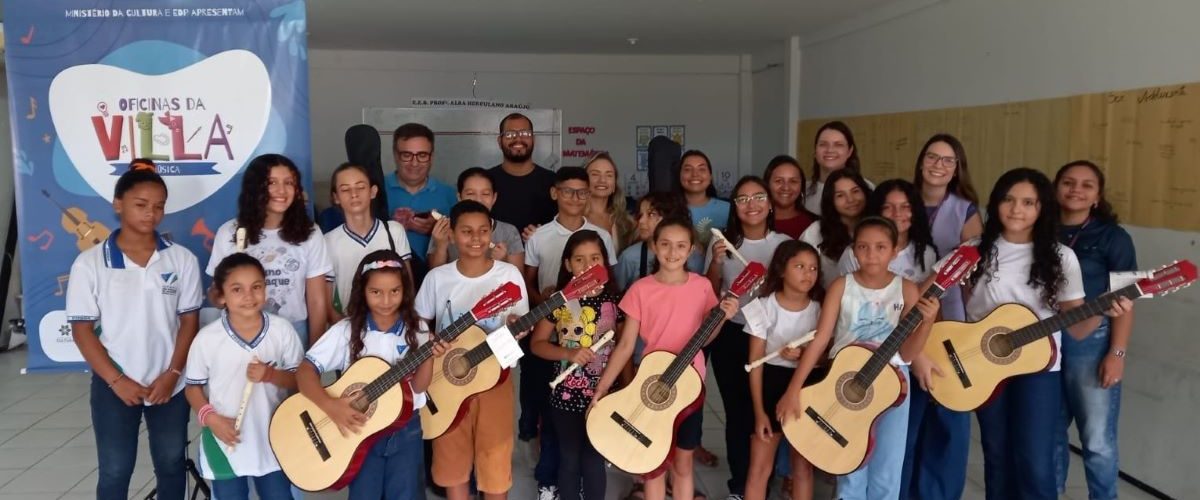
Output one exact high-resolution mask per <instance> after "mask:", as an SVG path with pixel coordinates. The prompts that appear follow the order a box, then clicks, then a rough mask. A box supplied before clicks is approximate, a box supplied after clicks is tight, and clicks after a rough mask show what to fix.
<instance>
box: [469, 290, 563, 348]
mask: <svg viewBox="0 0 1200 500" xmlns="http://www.w3.org/2000/svg"><path fill="white" fill-rule="evenodd" d="M566 303H567V299H566V297H563V294H562V292H558V293H555V294H554V295H551V296H550V298H548V299H546V301H545V302H542V303H541V304H538V305H537V306H535V307H534V308H533V309H530V310H529V312H528V313H525V315H524V316H521V317H520V318H517V320H516V321H514V322H513V324H511V325H508V331H510V332H513V333H516V332H523V331H525V330H528V329H530V328H533V325H536V324H537V322H538V321H540V320H541V319H542V318H545V317H546V316H549V315H550V313H551V312H552V311H554V310H555V309H558V308H559V307H562V305H563V304H566ZM490 357H492V346H490V345H488V343H487V342H483V343H481V344H479V345H477V346H475V347H472V348H471V350H469V351H467V352H466V354H463V358H466V360H467V362H468V363H469V364H470V365H471V366H477V365H479V363H482V362H484V361H486V360H487V359H488V358H490Z"/></svg>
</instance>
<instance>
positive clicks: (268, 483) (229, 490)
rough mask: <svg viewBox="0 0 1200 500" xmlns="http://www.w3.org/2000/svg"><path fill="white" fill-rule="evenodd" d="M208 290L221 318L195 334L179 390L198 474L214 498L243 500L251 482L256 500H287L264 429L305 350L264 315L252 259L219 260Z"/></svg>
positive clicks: (284, 326)
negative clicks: (193, 436) (196, 439)
mask: <svg viewBox="0 0 1200 500" xmlns="http://www.w3.org/2000/svg"><path fill="white" fill-rule="evenodd" d="M213 289H214V290H215V295H214V297H215V299H216V301H215V302H216V303H217V304H218V305H219V306H221V307H222V308H223V311H222V313H221V319H220V320H219V321H214V322H212V323H209V324H208V325H205V327H204V328H202V329H200V333H198V334H197V335H196V341H195V342H193V343H192V348H191V350H190V351H189V352H188V363H187V373H186V379H187V384H188V386H187V389H185V391H184V392H185V395H186V396H187V399H188V403H190V404H191V406H192V408H193V409H195V410H196V415H197V421H198V422H199V423H200V425H202V426H204V429H203V431H201V433H200V446H199V448H200V461H199V462H198V463H199V466H200V467H199V468H200V474H201V475H202V476H204V478H205V479H208V480H210V481H212V485H213V494H214V495H215V497H216V498H221V499H231V500H238V499H248V498H250V483H251V482H253V483H254V489H255V491H257V492H258V497H259V498H261V499H263V500H276V499H280V500H282V499H291V498H292V493H291V483H290V482H288V478H287V477H286V476H284V474H283V471H281V470H280V468H279V462H278V461H276V459H275V454H274V453H271V447H270V443H269V441H268V437H267V428H268V425H269V424H270V421H271V413H272V412H274V411H275V408H276V407H278V406H279V403H280V402H281V401H283V398H284V397H286V396H287V395H288V393H289V392H290V391H292V390H294V389H295V388H296V377H295V370H296V367H297V366H298V365H300V361H301V360H302V359H303V358H304V347H303V346H302V345H300V339H299V338H298V337H296V331H295V330H294V329H293V328H292V325H291V323H289V322H287V321H286V320H284V319H283V318H281V317H279V316H276V315H274V314H268V313H266V312H263V306H264V305H265V304H266V302H267V292H266V290H267V283H266V271H265V270H264V269H263V265H262V263H260V262H259V261H258V259H255V258H254V257H251V256H250V255H248V254H245V253H241V252H238V253H234V254H230V255H229V256H227V257H225V258H224V259H222V260H221V263H220V264H217V268H216V270H215V272H214V273H213ZM247 384H251V385H249V389H247ZM247 390H248V391H249V392H248V393H247V392H246V391H247ZM247 394H248V395H247ZM239 424H240V425H239Z"/></svg>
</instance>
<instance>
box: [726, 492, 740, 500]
mask: <svg viewBox="0 0 1200 500" xmlns="http://www.w3.org/2000/svg"><path fill="white" fill-rule="evenodd" d="M725 500H743V499H742V496H741V495H734V494H733V493H730V494H729V496H727V497H725Z"/></svg>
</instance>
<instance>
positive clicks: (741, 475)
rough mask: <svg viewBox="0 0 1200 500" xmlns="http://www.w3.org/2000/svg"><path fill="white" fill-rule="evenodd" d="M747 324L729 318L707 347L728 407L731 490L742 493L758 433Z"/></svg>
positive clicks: (718, 387)
mask: <svg viewBox="0 0 1200 500" xmlns="http://www.w3.org/2000/svg"><path fill="white" fill-rule="evenodd" d="M743 328H745V327H744V325H741V324H738V323H734V322H732V321H727V322H725V325H724V326H722V327H721V333H719V334H717V338H716V339H713V341H712V343H711V344H708V346H707V347H705V348H704V349H705V354H707V355H708V361H709V362H710V363H711V364H712V372H713V377H714V378H716V379H717V390H719V391H721V403H722V406H724V407H725V452H726V454H727V456H726V462H728V464H729V480H728V481H726V485H727V486H728V487H729V493H730V494H735V495H741V494H743V493H745V490H746V472H747V471H748V470H749V469H750V436H751V435H752V434H754V408H753V407H752V406H751V405H752V402H753V400H751V399H750V375H749V374H747V373H746V368H745V366H746V363H748V362H749V358H750V337H749V335H748V334H747V333H745V331H743Z"/></svg>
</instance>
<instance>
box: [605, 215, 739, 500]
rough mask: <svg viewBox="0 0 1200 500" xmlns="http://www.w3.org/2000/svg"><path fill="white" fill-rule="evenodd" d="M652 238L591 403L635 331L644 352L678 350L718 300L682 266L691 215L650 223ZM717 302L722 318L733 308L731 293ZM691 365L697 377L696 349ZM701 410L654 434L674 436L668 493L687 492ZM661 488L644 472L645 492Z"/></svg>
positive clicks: (622, 359)
mask: <svg viewBox="0 0 1200 500" xmlns="http://www.w3.org/2000/svg"><path fill="white" fill-rule="evenodd" d="M652 238H653V239H652V241H653V248H654V255H655V258H656V264H655V266H656V268H657V269H656V270H655V271H654V274H652V275H650V276H647V277H645V278H642V279H640V280H638V281H636V282H634V284H633V285H632V286H630V287H629V290H628V291H627V292H626V293H625V297H624V298H623V299H621V310H622V311H624V312H625V324H624V326H622V328H621V336H620V340H619V341H618V342H617V347H616V348H615V349H613V352H612V355H611V356H610V357H609V363H608V366H606V367H605V368H604V373H603V374H602V375H601V377H600V381H599V382H597V383H596V392H595V394H594V395H592V404H593V405H594V404H595V402H596V401H598V400H600V399H601V398H603V397H604V396H605V395H606V394H607V393H608V390H609V389H610V388H611V387H612V385H613V382H614V381H615V380H616V379H617V376H618V375H619V374H620V372H621V368H622V367H623V366H624V365H625V363H627V362H629V358H630V356H632V354H633V348H634V343H635V340H636V339H637V338H638V337H639V336H640V337H641V338H642V340H644V341H645V344H646V352H653V351H660V350H661V351H667V352H672V353H678V352H680V351H681V350H682V349H683V347H684V346H685V345H686V344H687V343H688V341H689V340H690V339H691V337H692V335H693V334H694V333H695V332H696V331H697V329H698V328H699V326H700V324H701V321H702V320H703V319H704V317H705V316H706V315H707V314H708V312H709V310H711V309H712V308H713V307H715V306H717V304H718V302H717V297H716V294H715V293H713V289H712V285H711V284H710V283H709V281H708V280H707V279H705V278H704V277H703V276H700V275H698V274H695V273H691V272H688V271H687V269H686V265H687V260H688V256H689V255H691V254H692V252H693V251H694V248H695V233H694V232H693V230H692V223H691V221H690V220H687V219H679V218H675V219H669V220H663V221H662V222H660V223H659V224H658V226H657V227H655V228H654V233H653V235H652ZM720 306H721V309H722V310H723V311H724V312H725V319H726V320H728V319H729V318H731V317H733V315H734V314H735V313H736V312H737V309H738V301H737V298H736V297H730V298H727V299H725V300H722V301H721V302H720ZM711 340H712V339H711V338H710V339H709V341H711ZM692 367H694V368H695V370H696V372H698V373H699V375H700V379H701V380H703V379H704V373H705V363H704V356H703V355H702V354H700V353H697V354H696V356H695V357H694V358H693V359H692ZM702 413H703V412H702V411H700V410H697V411H694V412H692V413H691V414H690V415H688V416H687V417H686V418H684V419H683V420H682V421H681V422H679V424H678V426H677V428H676V429H677V430H676V431H675V435H674V436H665V437H662V436H660V438H665V439H671V438H673V439H674V445H673V446H674V450H673V453H672V456H671V457H670V458H669V459H668V460H669V461H670V464H671V465H670V471H671V474H672V477H673V482H674V492H673V494H672V495H671V496H672V498H680V499H689V500H690V499H692V498H693V491H694V484H693V476H692V452H693V450H695V449H696V447H697V446H699V444H700V429H701V423H702V421H701V415H702ZM666 490H667V484H666V477H665V475H663V474H657V475H655V477H653V478H646V482H645V498H647V499H649V500H661V499H663V498H666V496H667V491H666Z"/></svg>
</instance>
